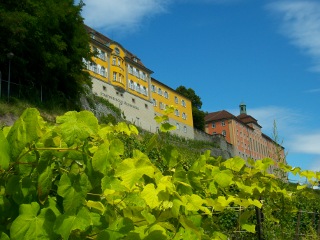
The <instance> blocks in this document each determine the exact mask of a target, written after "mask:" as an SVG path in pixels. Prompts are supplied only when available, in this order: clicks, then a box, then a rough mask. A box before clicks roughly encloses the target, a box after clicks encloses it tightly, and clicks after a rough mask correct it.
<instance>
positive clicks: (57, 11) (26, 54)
mask: <svg viewBox="0 0 320 240" xmlns="http://www.w3.org/2000/svg"><path fill="white" fill-rule="evenodd" d="M82 6H83V3H82V1H81V2H80V3H79V4H78V5H75V4H74V1H73V0H46V1H38V0H19V1H16V0H6V1H1V2H0V71H1V72H2V75H3V78H4V79H6V77H7V72H8V71H7V67H8V59H7V53H9V52H12V53H14V58H13V59H12V61H11V63H12V65H11V69H12V71H11V79H12V82H16V83H20V84H22V85H23V86H25V88H30V89H32V91H40V89H41V88H42V91H43V96H44V97H45V99H44V100H46V99H47V100H49V99H51V98H58V97H60V98H61V96H62V99H69V100H71V101H73V100H77V99H78V96H79V93H80V92H81V91H82V86H83V84H84V83H86V84H90V80H89V79H90V78H89V75H88V73H86V72H85V71H83V68H84V65H83V61H82V59H83V58H84V59H89V57H90V48H89V44H88V43H89V37H88V35H87V33H86V31H85V28H84V24H83V18H82V17H81V14H80V13H81V9H82ZM33 95H34V96H35V95H37V96H40V95H38V94H35V93H34V92H33ZM39 98H40V97H39Z"/></svg>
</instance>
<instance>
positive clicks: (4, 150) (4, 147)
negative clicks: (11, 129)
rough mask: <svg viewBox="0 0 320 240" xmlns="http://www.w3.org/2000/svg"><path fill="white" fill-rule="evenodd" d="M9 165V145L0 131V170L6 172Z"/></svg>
mask: <svg viewBox="0 0 320 240" xmlns="http://www.w3.org/2000/svg"><path fill="white" fill-rule="evenodd" d="M9 163H10V145H9V143H8V141H7V139H6V138H5V136H4V134H3V131H2V130H0V170H1V169H3V170H8V168H9Z"/></svg>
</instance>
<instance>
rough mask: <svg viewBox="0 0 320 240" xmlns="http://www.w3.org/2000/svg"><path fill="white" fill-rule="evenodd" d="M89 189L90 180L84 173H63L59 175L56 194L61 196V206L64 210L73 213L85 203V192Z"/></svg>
mask: <svg viewBox="0 0 320 240" xmlns="http://www.w3.org/2000/svg"><path fill="white" fill-rule="evenodd" d="M89 189H90V182H89V180H88V177H87V175H86V174H84V173H82V174H79V175H77V176H73V175H70V176H68V175H67V174H63V175H62V176H61V179H60V182H59V186H58V194H59V195H60V196H61V197H63V208H64V211H65V212H71V213H74V212H76V210H77V209H78V208H79V207H80V206H82V205H83V204H85V199H86V196H87V192H88V191H89Z"/></svg>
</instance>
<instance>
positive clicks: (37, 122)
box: [7, 108, 44, 159]
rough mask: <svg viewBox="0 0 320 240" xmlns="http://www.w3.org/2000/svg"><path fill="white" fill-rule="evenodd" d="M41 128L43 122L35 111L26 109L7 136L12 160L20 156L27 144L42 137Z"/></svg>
mask: <svg viewBox="0 0 320 240" xmlns="http://www.w3.org/2000/svg"><path fill="white" fill-rule="evenodd" d="M43 127H44V121H43V119H42V118H41V116H40V113H39V111H38V110H37V109H35V108H28V109H26V110H25V111H24V112H23V113H22V115H21V116H20V118H19V119H18V120H17V121H16V122H15V123H14V124H13V126H12V127H11V129H10V131H9V133H8V135H7V140H8V142H9V144H10V148H11V155H12V158H13V159H16V158H17V157H18V156H19V155H20V154H21V152H22V150H23V149H24V148H25V147H26V145H27V144H28V143H32V142H33V141H36V140H37V139H39V138H40V137H42V136H43Z"/></svg>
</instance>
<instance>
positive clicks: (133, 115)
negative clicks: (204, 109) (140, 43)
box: [85, 26, 194, 139]
mask: <svg viewBox="0 0 320 240" xmlns="http://www.w3.org/2000/svg"><path fill="white" fill-rule="evenodd" d="M86 28H87V31H88V33H89V34H90V47H91V50H92V52H93V53H94V55H95V56H94V57H93V58H92V61H89V62H85V64H86V66H87V70H88V71H89V73H90V75H91V77H92V91H93V92H94V94H96V95H98V96H101V97H104V98H106V99H108V101H110V102H111V103H112V104H114V105H115V106H117V107H119V108H120V109H121V111H122V112H123V113H124V115H125V117H126V120H128V121H131V122H132V123H134V124H136V125H138V126H140V127H141V128H143V129H145V130H148V131H150V132H156V131H157V129H158V128H159V125H158V124H157V123H156V121H155V120H154V117H155V115H157V114H162V113H163V112H162V111H163V110H164V109H165V106H167V105H174V106H176V108H177V109H176V111H175V113H174V114H172V116H169V118H170V121H169V122H170V123H171V124H173V125H175V126H176V127H177V129H176V130H175V131H173V133H174V134H177V135H180V136H183V137H186V138H192V139H193V138H194V132H193V121H192V106H191V102H190V100H188V99H186V98H185V97H183V96H181V95H180V94H178V93H176V92H175V90H173V89H171V88H170V87H168V86H166V85H164V84H163V83H161V82H159V81H157V80H155V79H151V74H152V73H153V72H152V70H150V69H148V68H146V67H145V66H144V65H143V63H142V62H141V60H140V59H139V58H138V57H137V56H135V55H134V54H132V53H131V52H129V51H128V50H126V49H125V48H124V47H122V46H121V44H119V43H117V42H115V41H113V40H111V39H109V38H108V37H106V36H104V35H103V34H101V33H99V32H97V31H95V30H94V29H92V28H90V27H88V26H86ZM155 89H157V90H155ZM155 104H159V105H157V106H154V105H155Z"/></svg>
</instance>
